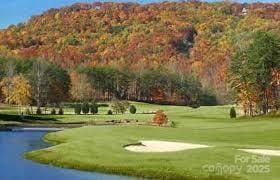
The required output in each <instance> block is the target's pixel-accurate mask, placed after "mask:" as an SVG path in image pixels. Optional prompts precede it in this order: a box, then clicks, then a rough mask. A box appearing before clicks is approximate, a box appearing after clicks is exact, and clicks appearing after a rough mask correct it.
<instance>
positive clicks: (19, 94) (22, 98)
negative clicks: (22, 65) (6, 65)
mask: <svg viewBox="0 0 280 180" xmlns="http://www.w3.org/2000/svg"><path fill="white" fill-rule="evenodd" d="M8 80H10V79H8ZM6 83H7V79H3V80H2V82H1V86H2V91H3V94H4V96H5V99H6V102H10V103H11V104H16V105H19V106H26V105H30V103H31V90H32V89H31V86H30V84H29V82H28V80H27V79H26V78H24V77H23V76H22V75H17V76H14V77H13V78H12V79H11V87H8V86H5V84H6Z"/></svg>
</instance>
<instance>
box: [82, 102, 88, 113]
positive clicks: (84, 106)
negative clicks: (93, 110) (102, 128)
mask: <svg viewBox="0 0 280 180" xmlns="http://www.w3.org/2000/svg"><path fill="white" fill-rule="evenodd" d="M82 112H83V114H88V113H89V104H88V103H87V102H85V103H83V105H82Z"/></svg>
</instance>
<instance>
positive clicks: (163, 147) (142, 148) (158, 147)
mask: <svg viewBox="0 0 280 180" xmlns="http://www.w3.org/2000/svg"><path fill="white" fill-rule="evenodd" d="M207 147H210V146H207V145H201V144H189V143H179V142H168V141H140V143H139V144H132V145H127V146H125V147H124V148H125V149H126V150H129V151H133V152H174V151H183V150H187V149H197V148H207Z"/></svg>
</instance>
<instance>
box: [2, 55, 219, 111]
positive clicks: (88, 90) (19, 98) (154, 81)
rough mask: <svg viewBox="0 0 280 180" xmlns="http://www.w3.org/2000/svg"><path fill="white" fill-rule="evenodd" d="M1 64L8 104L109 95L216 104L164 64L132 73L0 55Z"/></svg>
mask: <svg viewBox="0 0 280 180" xmlns="http://www.w3.org/2000/svg"><path fill="white" fill-rule="evenodd" d="M0 64H1V68H0V73H1V76H0V80H1V83H0V86H1V95H2V96H1V97H2V99H1V101H2V102H6V103H8V104H18V105H31V104H32V105H36V106H37V107H42V106H59V105H60V103H61V102H66V101H67V102H69V101H75V102H92V101H96V100H99V101H109V100H112V99H114V98H115V99H121V100H133V101H144V102H151V103H159V104H177V105H188V106H192V107H199V106H200V105H215V104H217V102H216V98H215V96H214V95H213V94H212V93H210V92H209V91H206V90H204V89H203V88H202V85H201V83H200V82H199V80H198V79H196V78H195V77H194V76H192V75H183V74H179V73H177V72H170V71H168V70H167V69H165V68H156V69H153V68H151V69H145V70H142V71H139V72H134V71H132V70H130V69H129V68H128V67H127V68H118V67H112V66H96V67H86V66H80V67H78V68H76V69H68V70H65V69H63V68H62V67H61V66H59V65H57V64H54V63H52V62H50V61H48V60H46V59H43V58H37V59H26V60H22V59H11V58H1V59H0ZM19 87H20V88H19Z"/></svg>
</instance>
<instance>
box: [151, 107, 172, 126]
mask: <svg viewBox="0 0 280 180" xmlns="http://www.w3.org/2000/svg"><path fill="white" fill-rule="evenodd" d="M153 122H154V123H156V124H158V125H159V126H162V125H163V124H166V123H167V122H168V118H167V116H166V114H165V113H164V111H163V110H158V111H157V112H156V114H155V116H154V117H153Z"/></svg>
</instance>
